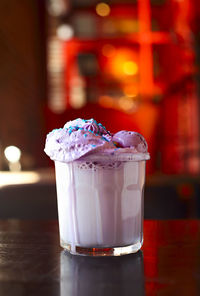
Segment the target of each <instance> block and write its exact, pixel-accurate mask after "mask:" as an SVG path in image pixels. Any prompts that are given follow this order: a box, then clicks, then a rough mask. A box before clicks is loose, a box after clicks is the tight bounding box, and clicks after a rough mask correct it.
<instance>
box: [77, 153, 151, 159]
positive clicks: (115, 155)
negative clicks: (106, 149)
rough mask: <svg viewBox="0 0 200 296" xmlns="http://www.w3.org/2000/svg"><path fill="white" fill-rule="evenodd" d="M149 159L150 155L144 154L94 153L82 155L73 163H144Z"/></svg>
mask: <svg viewBox="0 0 200 296" xmlns="http://www.w3.org/2000/svg"><path fill="white" fill-rule="evenodd" d="M149 159H150V154H149V153H148V152H146V153H139V152H138V153H130V152H129V153H128V152H123V153H113V154H108V153H103V152H101V153H94V154H90V155H84V156H82V157H81V158H79V159H76V160H74V161H146V160H149Z"/></svg>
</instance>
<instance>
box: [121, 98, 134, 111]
mask: <svg viewBox="0 0 200 296" xmlns="http://www.w3.org/2000/svg"><path fill="white" fill-rule="evenodd" d="M118 104H119V106H120V108H121V109H122V110H124V111H130V110H132V109H133V108H134V107H135V101H133V100H131V99H130V98H128V97H121V98H120V99H119V102H118Z"/></svg>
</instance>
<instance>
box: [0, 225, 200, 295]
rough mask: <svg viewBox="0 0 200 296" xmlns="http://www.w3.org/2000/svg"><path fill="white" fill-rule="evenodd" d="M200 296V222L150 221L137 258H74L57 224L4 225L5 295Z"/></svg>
mask: <svg viewBox="0 0 200 296" xmlns="http://www.w3.org/2000/svg"><path fill="white" fill-rule="evenodd" d="M1 295H3V296H4V295H5V296H10V295H15V296H24V295H31V296H32V295H37V296H39V295H43V296H51V295H53V296H57V295H59V296H71V295H73V296H76V295H78V296H90V295H91V296H95V295H97V296H98V295H103V296H107V295H109V296H112V295H113V296H114V295H115V296H116V295H117V296H118V295H120V296H126V295H127V296H128V295H137V296H140V295H167V296H168V295H169V296H171V295H180V296H184V295H189V296H193V295H200V221H198V220H180V221H178V220H175V221H166V220H165V221H151V220H150V221H145V223H144V245H143V248H142V251H140V252H138V253H137V254H133V255H127V256H122V257H114V258H113V257H112V258H88V257H81V256H71V255H69V254H66V253H65V252H64V251H63V250H62V249H61V248H60V247H59V236H58V224H57V221H23V220H4V221H3V220H2V221H0V296H1Z"/></svg>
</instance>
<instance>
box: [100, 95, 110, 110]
mask: <svg viewBox="0 0 200 296" xmlns="http://www.w3.org/2000/svg"><path fill="white" fill-rule="evenodd" d="M99 104H100V105H101V106H103V107H105V108H112V107H113V105H114V102H113V98H111V97H109V96H101V97H100V98H99Z"/></svg>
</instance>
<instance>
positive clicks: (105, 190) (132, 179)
mask: <svg viewBox="0 0 200 296" xmlns="http://www.w3.org/2000/svg"><path fill="white" fill-rule="evenodd" d="M148 158H149V156H148V153H147V154H142V156H141V155H138V154H128V153H123V155H117V156H116V155H115V156H112V157H111V156H108V155H107V156H106V155H95V154H94V155H91V156H87V157H85V158H81V159H80V160H76V161H73V162H69V163H63V162H58V161H55V172H56V188H57V203H58V218H59V231H60V244H61V246H62V247H63V248H64V249H66V250H68V251H69V252H70V253H71V254H76V255H89V256H120V255H125V254H130V253H135V252H137V251H138V250H139V249H140V248H141V246H142V243H143V218H144V215H143V203H144V201H143V198H144V197H143V195H144V183H145V166H146V160H147V159H148Z"/></svg>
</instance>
